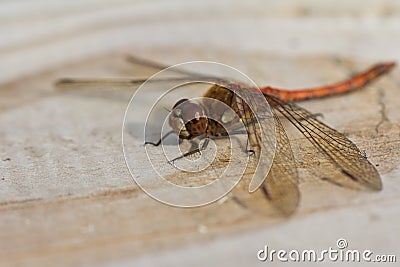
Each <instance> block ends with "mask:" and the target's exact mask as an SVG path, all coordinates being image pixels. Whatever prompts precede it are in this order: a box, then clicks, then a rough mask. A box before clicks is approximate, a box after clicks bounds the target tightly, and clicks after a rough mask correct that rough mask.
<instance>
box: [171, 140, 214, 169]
mask: <svg viewBox="0 0 400 267" xmlns="http://www.w3.org/2000/svg"><path fill="white" fill-rule="evenodd" d="M209 143H210V139H208V138H206V139H205V140H204V142H203V144H202V145H201V147H199V146H198V145H197V144H195V143H192V148H194V147H195V146H197V148H195V149H192V148H191V149H190V151H188V152H186V153H185V154H183V155H181V156H179V157H176V158H174V159H172V160H170V161H169V163H171V164H173V163H174V162H175V161H176V160H178V159H183V158H186V157H189V156H191V155H194V154H197V153H200V154H201V151H203V150H205V149H206V148H207V146H208V144H209Z"/></svg>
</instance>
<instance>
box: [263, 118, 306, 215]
mask: <svg viewBox="0 0 400 267" xmlns="http://www.w3.org/2000/svg"><path fill="white" fill-rule="evenodd" d="M275 130H276V151H275V157H274V162H273V164H272V167H271V170H270V172H269V173H268V176H267V178H266V180H265V182H264V184H263V185H262V188H261V189H262V191H263V192H264V193H265V195H266V196H267V198H268V200H269V201H270V202H271V203H272V204H273V206H274V207H275V208H277V209H278V210H279V211H280V212H281V213H283V214H284V215H290V214H292V213H293V212H294V211H295V210H296V208H297V206H298V204H299V201H300V192H299V189H298V180H299V178H298V173H297V168H296V162H295V159H294V156H293V151H292V148H291V146H290V142H289V138H288V137H287V135H286V132H285V129H284V128H283V126H282V124H281V122H280V121H279V119H278V117H275Z"/></svg>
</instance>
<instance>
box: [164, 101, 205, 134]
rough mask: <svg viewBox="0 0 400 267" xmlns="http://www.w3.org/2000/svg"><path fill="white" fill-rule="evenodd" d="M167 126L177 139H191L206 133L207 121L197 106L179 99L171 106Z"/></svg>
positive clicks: (200, 108)
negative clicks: (177, 136)
mask: <svg viewBox="0 0 400 267" xmlns="http://www.w3.org/2000/svg"><path fill="white" fill-rule="evenodd" d="M169 125H170V126H171V128H172V129H173V130H174V132H175V133H176V134H177V135H179V138H181V139H193V138H195V137H197V136H200V135H202V134H204V133H205V132H206V130H207V126H208V119H207V116H206V115H205V112H204V110H203V108H202V107H201V106H200V105H199V104H197V103H194V102H191V101H190V100H188V99H181V100H179V101H178V102H176V104H175V105H174V106H173V109H172V112H171V114H170V115H169Z"/></svg>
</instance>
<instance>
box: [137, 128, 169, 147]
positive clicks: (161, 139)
mask: <svg viewBox="0 0 400 267" xmlns="http://www.w3.org/2000/svg"><path fill="white" fill-rule="evenodd" d="M173 132H174V131H170V132H168V133H166V134H165V135H164V136H163V137H161V138H160V140H158V142H156V143H153V142H147V141H146V142H144V145H152V146H159V145H160V144H161V142H162V141H163V140H164V139H165V138H167V137H168V136H169V135H170V134H172V133H173Z"/></svg>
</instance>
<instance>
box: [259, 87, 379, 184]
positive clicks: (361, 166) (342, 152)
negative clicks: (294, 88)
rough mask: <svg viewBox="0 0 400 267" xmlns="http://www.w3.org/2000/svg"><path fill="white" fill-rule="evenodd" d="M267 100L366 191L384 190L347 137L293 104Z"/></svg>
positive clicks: (270, 98) (363, 157)
mask: <svg viewBox="0 0 400 267" xmlns="http://www.w3.org/2000/svg"><path fill="white" fill-rule="evenodd" d="M265 97H266V99H267V100H268V102H269V103H270V104H271V105H272V106H273V108H274V109H275V110H277V111H279V112H280V113H281V114H282V115H283V116H285V117H286V118H287V119H288V120H289V121H290V122H291V123H292V124H293V125H294V126H295V127H296V128H297V129H298V130H299V131H300V132H301V133H302V134H303V135H304V136H305V137H306V138H307V139H308V140H309V141H310V142H311V143H312V144H313V145H314V146H315V147H317V148H318V149H319V150H320V151H322V152H323V153H324V154H325V155H326V156H327V157H328V158H329V159H330V160H331V161H332V162H333V163H334V164H335V165H336V166H337V167H338V168H339V169H340V171H341V172H342V173H343V174H345V175H346V176H347V177H349V178H350V179H351V180H353V181H355V182H357V183H359V184H360V185H362V186H363V187H365V188H367V189H371V190H381V189H382V182H381V179H380V176H379V173H378V171H377V170H376V169H375V167H374V166H373V165H372V164H371V163H370V162H369V161H368V160H367V158H366V157H365V156H364V155H363V154H362V153H361V152H360V150H359V149H358V148H357V146H356V145H355V144H354V143H353V142H351V141H350V140H349V139H348V138H347V137H346V136H344V135H343V134H342V133H339V132H338V131H336V130H335V129H333V128H331V127H329V126H327V125H326V124H324V123H322V122H320V121H319V120H317V119H316V118H315V116H313V114H311V113H310V112H309V111H307V110H306V109H304V108H301V107H299V106H298V105H296V104H294V103H286V102H284V101H282V100H279V99H277V98H275V97H272V96H269V95H266V96H265Z"/></svg>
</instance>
